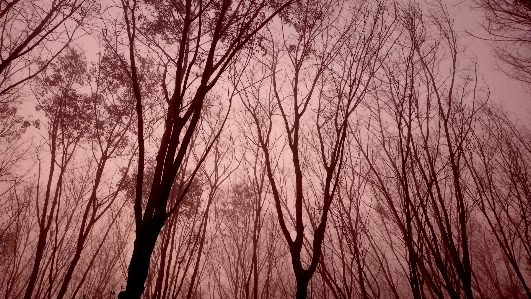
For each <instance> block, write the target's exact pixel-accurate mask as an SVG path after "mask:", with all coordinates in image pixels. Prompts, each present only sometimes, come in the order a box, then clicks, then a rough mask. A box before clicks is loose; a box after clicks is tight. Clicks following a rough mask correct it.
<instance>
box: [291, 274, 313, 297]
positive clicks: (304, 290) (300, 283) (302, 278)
mask: <svg viewBox="0 0 531 299" xmlns="http://www.w3.org/2000/svg"><path fill="white" fill-rule="evenodd" d="M309 282H310V279H308V278H307V277H306V275H304V274H303V275H297V294H296V295H295V298H296V299H306V297H307V296H308V283H309Z"/></svg>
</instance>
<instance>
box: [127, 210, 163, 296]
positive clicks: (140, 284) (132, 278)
mask: <svg viewBox="0 0 531 299" xmlns="http://www.w3.org/2000/svg"><path fill="white" fill-rule="evenodd" d="M163 225H164V220H162V221H160V220H159V221H156V220H155V219H153V220H149V222H147V223H145V224H143V225H141V226H140V227H138V232H137V236H136V238H135V243H134V248H133V255H132V256H131V262H130V263H129V269H128V271H127V285H126V287H125V290H124V291H122V292H120V294H119V295H118V299H140V297H141V296H142V293H143V292H144V288H145V282H146V279H147V276H148V272H149V263H150V261H151V254H152V253H153V249H154V248H155V243H156V242H157V237H158V235H159V233H160V231H161V230H162V226H163Z"/></svg>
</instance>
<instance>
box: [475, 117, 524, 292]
mask: <svg viewBox="0 0 531 299" xmlns="http://www.w3.org/2000/svg"><path fill="white" fill-rule="evenodd" d="M482 115H483V117H482V121H481V122H479V124H478V127H479V128H478V129H477V130H476V132H475V135H474V137H475V138H474V139H475V146H474V150H473V151H471V152H470V154H469V155H468V157H467V159H466V161H467V166H468V167H470V170H471V173H472V178H473V182H474V185H475V187H476V188H474V189H473V191H472V192H471V193H470V196H471V197H472V198H474V199H475V200H476V202H477V205H478V209H479V210H480V211H481V213H482V214H483V215H484V216H485V220H486V222H487V224H488V227H489V228H490V231H491V232H492V235H493V236H494V239H495V240H496V242H497V243H498V244H499V250H500V251H501V253H502V256H503V257H504V258H505V259H506V260H507V261H508V265H510V272H509V273H514V275H516V279H517V281H518V282H519V285H520V286H521V289H520V287H519V286H518V285H516V286H510V285H509V286H507V287H506V289H505V287H504V286H500V284H498V286H499V290H500V291H499V293H500V294H499V295H500V296H503V294H504V293H506V292H507V293H509V292H510V296H514V297H520V295H519V294H518V293H519V292H520V291H519V290H518V289H520V290H522V289H523V292H525V295H526V296H527V298H531V291H530V285H529V284H530V283H531V282H530V281H529V277H528V276H527V275H526V270H525V266H524V265H526V264H529V263H530V262H531V242H530V241H531V239H530V234H529V232H530V230H531V221H530V219H531V215H530V214H529V213H530V211H531V209H530V208H531V205H530V203H531V201H530V198H531V193H530V191H531V190H529V182H530V179H531V177H530V174H529V170H528V169H529V163H530V161H531V160H530V158H531V156H530V154H531V151H530V149H531V147H530V146H531V143H530V139H529V136H530V135H529V131H528V129H526V128H519V127H518V126H516V125H514V124H513V123H512V122H511V121H510V120H509V119H508V118H507V116H505V115H503V114H502V113H500V112H498V111H496V110H494V109H485V111H484V113H483V114H482ZM507 295H509V294H507Z"/></svg>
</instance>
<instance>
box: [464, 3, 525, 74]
mask: <svg viewBox="0 0 531 299" xmlns="http://www.w3.org/2000/svg"><path fill="white" fill-rule="evenodd" d="M474 1H475V2H476V3H477V4H478V5H479V6H480V7H481V8H482V9H483V11H484V12H485V15H486V19H487V24H486V25H485V26H484V27H485V29H486V30H487V32H488V33H490V34H491V35H492V39H493V40H494V45H495V50H496V54H497V56H498V58H499V59H500V60H501V61H502V62H504V63H505V64H506V65H507V66H508V67H509V69H507V70H506V71H505V73H506V74H507V75H508V76H510V77H512V78H514V79H516V80H519V81H522V82H525V83H527V84H531V54H530V53H531V37H530V36H529V31H530V30H531V1H529V0H474ZM503 69H504V67H502V70H503Z"/></svg>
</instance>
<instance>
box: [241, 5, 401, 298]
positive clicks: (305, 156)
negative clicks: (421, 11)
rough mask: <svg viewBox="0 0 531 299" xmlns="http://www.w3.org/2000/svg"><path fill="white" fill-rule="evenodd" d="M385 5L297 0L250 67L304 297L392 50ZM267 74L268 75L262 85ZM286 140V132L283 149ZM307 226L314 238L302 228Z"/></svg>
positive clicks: (281, 217) (252, 100) (268, 162)
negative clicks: (356, 137)
mask: <svg viewBox="0 0 531 299" xmlns="http://www.w3.org/2000/svg"><path fill="white" fill-rule="evenodd" d="M351 4H352V6H351ZM343 13H345V14H343ZM385 13H386V8H385V6H384V5H383V4H381V3H374V4H367V5H364V4H361V3H356V4H353V3H349V2H342V1H301V2H298V3H297V4H295V5H293V6H291V7H290V8H289V9H288V10H286V11H285V12H284V13H283V15H282V22H283V23H282V24H281V25H282V27H281V28H278V30H279V31H278V34H277V31H275V30H277V28H274V27H273V28H271V29H270V31H269V34H270V37H268V43H269V44H268V45H266V46H265V49H264V52H265V55H264V58H262V59H260V60H259V63H258V65H259V67H257V68H256V69H255V70H254V72H253V73H251V74H250V75H249V77H251V76H255V78H252V77H251V78H252V79H254V80H256V81H252V82H253V83H252V85H251V87H250V88H249V90H250V91H248V92H245V93H244V97H243V98H244V104H245V106H246V109H247V111H248V113H249V115H250V118H251V123H252V124H254V126H255V127H256V133H255V136H253V137H254V140H255V142H256V143H257V144H258V145H259V146H260V148H261V150H262V152H263V154H264V163H265V168H266V171H267V177H268V180H269V184H270V187H271V192H272V194H273V198H274V202H275V209H276V213H277V218H278V221H279V224H280V228H281V231H282V234H283V236H284V238H285V239H286V242H287V245H288V247H289V251H290V255H291V263H292V267H293V272H294V274H295V280H296V298H307V296H308V286H309V283H310V280H311V278H312V276H313V274H314V273H315V271H316V269H317V266H318V264H319V260H320V259H321V258H322V257H321V253H322V246H323V241H324V238H325V232H326V227H327V221H328V216H329V212H330V208H331V205H332V202H333V199H334V197H335V196H336V194H337V190H338V186H339V183H340V181H341V176H342V170H343V166H344V165H343V163H344V158H345V146H346V143H347V142H348V138H347V132H348V127H349V124H350V119H351V117H352V115H353V112H354V110H355V109H356V108H357V107H358V105H359V104H360V103H361V102H362V101H363V100H364V99H365V97H366V96H367V94H368V92H369V90H370V89H371V88H372V87H371V86H372V85H371V83H372V80H373V79H374V74H375V73H376V70H377V69H378V68H379V65H380V64H379V62H380V59H383V58H382V57H384V56H385V54H386V53H385V50H384V44H385V41H386V39H387V37H388V34H389V32H390V28H391V27H390V26H389V24H388V23H387V22H386V21H385V19H384V15H385ZM287 28H289V29H287ZM264 80H268V81H270V85H269V86H266V87H264V83H263V81H264ZM255 85H256V86H255ZM277 118H278V119H277ZM277 122H278V123H277ZM279 140H284V142H285V145H286V146H287V152H286V153H284V152H283V146H282V145H280V144H279ZM284 157H285V158H286V159H287V161H289V164H287V165H289V166H286V169H282V168H281V167H280V165H281V164H282V165H285V163H284V162H283V161H282V162H280V160H281V159H282V158H284ZM288 174H289V175H288ZM286 175H287V176H286ZM289 186H291V187H289ZM305 211H306V215H305ZM307 226H310V227H311V229H312V230H313V239H311V238H310V237H307V236H306V235H305V230H306V227H307ZM305 242H307V243H308V244H307V245H308V247H307V248H308V255H309V258H308V261H305V260H306V259H307V258H306V253H305ZM310 244H311V245H310Z"/></svg>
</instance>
